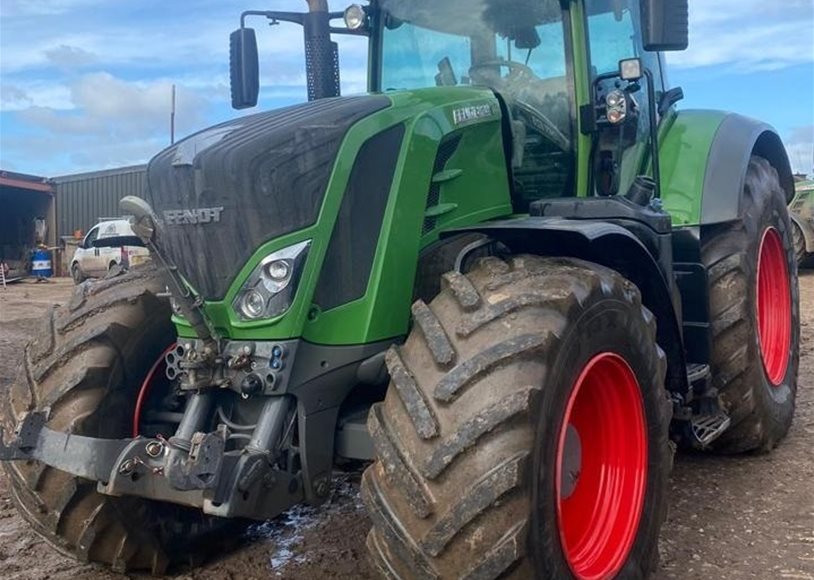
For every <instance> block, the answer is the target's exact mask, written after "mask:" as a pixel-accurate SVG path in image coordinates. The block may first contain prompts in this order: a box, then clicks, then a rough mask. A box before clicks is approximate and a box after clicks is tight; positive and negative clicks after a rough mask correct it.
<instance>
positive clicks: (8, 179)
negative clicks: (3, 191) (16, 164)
mask: <svg viewBox="0 0 814 580" xmlns="http://www.w3.org/2000/svg"><path fill="white" fill-rule="evenodd" d="M0 185H2V186H5V187H14V188H17V189H26V190H29V191H39V192H42V193H50V194H53V193H54V187H53V185H52V183H51V182H50V181H49V180H48V179H46V178H45V177H40V176H39V175H29V174H28V173H17V172H16V171H4V170H2V169H0Z"/></svg>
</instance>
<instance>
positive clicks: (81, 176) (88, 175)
mask: <svg viewBox="0 0 814 580" xmlns="http://www.w3.org/2000/svg"><path fill="white" fill-rule="evenodd" d="M146 170H147V165H146V164H142V165H128V166H126V167H115V168H113V169H101V170H99V171H87V172H85V173H70V174H68V175H58V176H56V177H52V178H51V180H52V181H54V182H56V183H67V182H69V181H84V180H86V179H95V178H97V177H108V176H111V175H122V174H125V173H138V172H144V171H146Z"/></svg>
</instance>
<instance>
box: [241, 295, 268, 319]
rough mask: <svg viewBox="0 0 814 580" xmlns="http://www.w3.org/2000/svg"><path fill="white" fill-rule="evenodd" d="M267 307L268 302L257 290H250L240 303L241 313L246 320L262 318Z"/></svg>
mask: <svg viewBox="0 0 814 580" xmlns="http://www.w3.org/2000/svg"><path fill="white" fill-rule="evenodd" d="M265 307H266V300H265V298H263V295H262V294H260V292H258V291H257V290H249V291H248V292H246V294H244V295H243V300H241V301H240V312H241V314H243V315H244V316H245V317H246V318H260V317H261V316H262V315H263V310H265Z"/></svg>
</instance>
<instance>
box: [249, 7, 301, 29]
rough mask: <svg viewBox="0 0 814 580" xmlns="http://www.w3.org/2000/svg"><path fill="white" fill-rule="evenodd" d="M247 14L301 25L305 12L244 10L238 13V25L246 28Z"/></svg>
mask: <svg viewBox="0 0 814 580" xmlns="http://www.w3.org/2000/svg"><path fill="white" fill-rule="evenodd" d="M247 16H263V17H264V18H266V19H268V20H272V21H275V20H279V21H281V22H291V23H293V24H299V25H300V26H302V25H303V22H305V14H303V13H302V12H275V11H273V10H272V11H268V10H246V11H245V12H242V13H241V14H240V27H241V28H246V17H247Z"/></svg>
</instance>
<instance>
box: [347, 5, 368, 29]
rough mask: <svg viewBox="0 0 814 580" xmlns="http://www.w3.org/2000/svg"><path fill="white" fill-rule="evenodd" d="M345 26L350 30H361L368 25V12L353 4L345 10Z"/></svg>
mask: <svg viewBox="0 0 814 580" xmlns="http://www.w3.org/2000/svg"><path fill="white" fill-rule="evenodd" d="M344 17H345V26H347V27H348V30H359V29H361V28H364V26H365V25H366V24H367V12H365V9H364V8H362V7H361V6H359V5H358V4H351V5H350V6H348V7H347V8H346V9H345V14H344Z"/></svg>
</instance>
